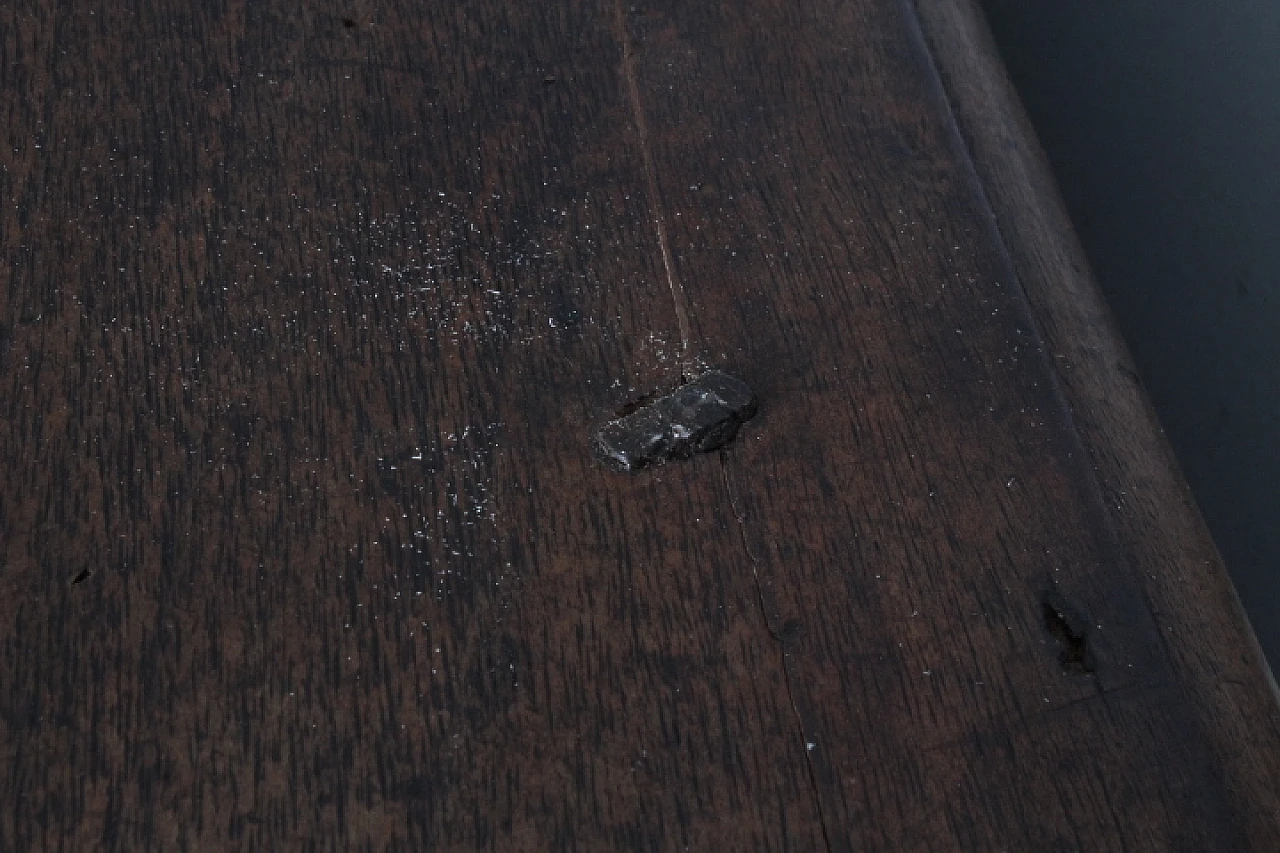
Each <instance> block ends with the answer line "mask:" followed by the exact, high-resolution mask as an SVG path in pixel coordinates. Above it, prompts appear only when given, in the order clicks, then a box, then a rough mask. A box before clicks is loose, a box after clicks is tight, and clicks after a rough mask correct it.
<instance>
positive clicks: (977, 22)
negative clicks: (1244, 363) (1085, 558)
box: [909, 0, 1280, 702]
mask: <svg viewBox="0 0 1280 853" xmlns="http://www.w3.org/2000/svg"><path fill="white" fill-rule="evenodd" d="M909 2H911V4H912V13H913V16H914V18H915V23H916V26H917V28H918V29H919V30H920V32H921V33H922V35H923V36H924V42H925V44H926V47H927V49H928V52H929V55H930V59H931V60H932V61H933V65H934V72H935V74H937V76H938V82H939V84H940V85H941V87H942V89H943V92H944V93H945V95H946V101H947V107H948V110H949V112H950V113H951V114H952V115H951V117H952V121H953V122H954V123H955V124H956V132H957V133H958V135H959V138H960V140H961V142H962V143H963V145H964V150H965V155H966V159H968V161H969V163H970V166H971V167H972V168H973V169H974V170H975V171H977V163H976V160H975V159H974V155H973V151H972V145H971V144H970V143H969V141H968V140H967V139H966V137H965V135H964V128H963V127H961V126H960V125H959V122H958V121H957V120H956V115H955V113H956V112H957V111H958V108H957V106H956V103H955V102H956V100H957V98H956V97H954V96H953V94H952V92H951V90H950V89H949V88H948V87H947V83H946V78H945V77H943V76H942V75H941V74H940V73H939V71H940V68H941V66H942V63H940V62H939V60H938V53H937V51H935V50H934V48H933V42H934V41H936V39H935V37H934V35H933V34H934V32H935V31H936V27H934V26H926V24H925V21H926V20H931V18H929V16H927V15H923V14H922V13H921V12H920V4H921V3H924V2H939V0H909ZM940 2H941V3H942V5H943V6H946V7H949V8H951V9H954V10H955V17H957V18H961V19H963V20H964V22H966V23H968V24H969V25H970V26H972V27H974V28H981V29H982V30H983V31H984V32H985V30H986V22H985V21H984V20H982V13H981V11H979V10H978V9H976V8H974V6H973V4H972V2H970V1H969V0H940ZM944 14H945V13H944ZM986 39H987V40H989V39H990V36H989V35H987V36H986ZM989 51H994V45H991V46H990V47H989V49H988V51H982V52H981V53H982V54H983V55H982V56H981V57H980V58H979V61H980V62H981V64H983V65H990V64H992V63H998V62H999V60H998V58H996V57H995V56H988V55H987V53H988V52H989ZM984 59H985V62H982V60H984ZM989 73H990V74H992V75H998V76H999V77H1001V78H1003V77H1004V74H1003V69H994V70H990V71H989ZM1010 85H1011V84H1009V83H1008V82H1007V81H1005V82H1004V87H1002V88H1007V87H1009V86H1010ZM1007 97H1009V98H1015V99H1016V95H1015V94H1013V93H1012V91H1008V92H1007ZM1010 108H1011V110H1013V111H1015V112H1016V113H1017V114H1018V115H1021V116H1022V119H1021V121H1022V123H1024V124H1025V123H1026V122H1027V119H1026V118H1025V115H1022V114H1023V109H1022V106H1021V104H1020V103H1014V104H1012V105H1010ZM1015 156H1016V155H1015ZM1027 168H1028V169H1029V171H1030V172H1032V173H1033V174H1034V176H1035V177H1036V178H1038V179H1040V180H1042V181H1043V182H1044V183H1045V184H1046V185H1048V186H1053V187H1056V183H1055V182H1054V178H1053V176H1052V174H1051V173H1049V172H1048V169H1049V167H1048V164H1047V162H1045V161H1044V160H1043V155H1041V156H1040V157H1039V158H1034V157H1033V162H1031V163H1030V164H1029V165H1028V167H1027ZM977 181H978V184H979V185H980V186H982V188H983V195H984V199H985V200H986V202H987V206H988V208H990V209H991V213H992V217H993V219H994V221H995V223H996V228H997V230H998V231H999V232H1000V237H1001V242H1002V244H1003V246H1004V248H1005V249H1006V251H1007V250H1008V243H1009V238H1008V235H1007V234H1006V233H1005V228H1004V227H1003V226H1002V225H1001V223H1000V218H999V217H998V216H996V215H995V209H994V207H993V206H992V205H991V203H990V199H989V198H987V190H986V184H985V182H984V181H983V179H982V177H981V174H980V173H979V174H978V177H977ZM1060 204H1061V203H1060V202H1059V205H1060ZM1066 216H1067V214H1066V212H1065V210H1064V211H1060V212H1050V213H1047V214H1045V217H1046V218H1047V219H1048V220H1050V224H1058V223H1059V222H1062V221H1063V220H1065V217H1066ZM1065 227H1066V228H1071V227H1072V226H1071V223H1070V221H1069V220H1066V221H1065ZM1014 242H1017V241H1016V239H1015V241H1014ZM1067 242H1068V243H1069V245H1067V246H1065V247H1063V249H1062V251H1063V253H1064V254H1066V255H1068V256H1071V257H1073V259H1076V260H1078V261H1079V263H1080V265H1081V267H1082V268H1083V269H1084V271H1085V272H1084V273H1082V274H1083V275H1084V276H1086V277H1087V278H1088V279H1089V282H1088V284H1089V285H1090V290H1091V291H1092V293H1091V295H1092V296H1093V297H1094V299H1095V300H1096V301H1099V302H1102V308H1103V309H1104V310H1106V312H1107V313H1108V315H1109V313H1110V311H1109V308H1107V306H1106V305H1105V298H1104V297H1103V296H1102V294H1101V292H1100V291H1099V290H1098V286H1097V284H1096V282H1094V281H1093V280H1092V278H1093V277H1092V273H1091V272H1089V263H1088V258H1086V257H1084V255H1083V248H1082V247H1081V246H1080V245H1079V243H1078V240H1077V239H1076V238H1075V236H1074V233H1073V234H1072V235H1071V236H1070V237H1069V238H1068V240H1067ZM1015 273H1016V266H1015ZM1019 285H1020V287H1021V288H1022V290H1023V293H1024V296H1026V297H1027V300H1028V303H1029V305H1031V307H1032V316H1033V317H1035V318H1036V320H1037V324H1039V315H1038V313H1037V312H1036V311H1035V308H1034V303H1033V302H1031V300H1030V297H1029V294H1028V293H1027V288H1026V285H1025V283H1023V282H1022V280H1021V277H1019ZM1038 331H1039V329H1038ZM1114 334H1115V333H1114V332H1113V335H1114ZM1043 337H1045V338H1046V340H1047V339H1048V338H1047V336H1043ZM1118 349H1119V350H1120V354H1121V355H1125V356H1127V347H1125V346H1124V345H1123V341H1121V342H1120V346H1119V347H1118ZM1119 368H1120V369H1121V370H1122V372H1124V373H1125V374H1126V375H1130V376H1131V378H1134V379H1136V380H1137V381H1139V382H1140V381H1141V380H1140V378H1138V377H1136V376H1132V374H1130V371H1129V370H1128V368H1126V367H1124V366H1123V365H1119ZM1054 375H1055V377H1056V376H1057V371H1056V370H1055V371H1054ZM1067 399H1068V401H1069V400H1070V396H1069V395H1067ZM1138 406H1139V408H1141V409H1142V411H1143V413H1144V414H1146V415H1147V418H1148V420H1149V421H1150V423H1151V429H1152V431H1153V432H1155V433H1156V434H1158V435H1160V436H1163V435H1164V430H1163V429H1161V428H1160V427H1159V423H1158V419H1157V416H1156V415H1155V413H1154V411H1153V410H1152V408H1151V405H1150V403H1149V401H1147V400H1145V399H1142V400H1139V401H1138ZM1073 423H1074V417H1073ZM1077 432H1079V430H1078V429H1077ZM1082 443H1084V445H1085V447H1086V449H1089V444H1088V442H1082ZM1089 459H1090V460H1091V461H1094V454H1093V452H1092V450H1091V449H1089ZM1175 463H1176V459H1175ZM1179 479H1181V478H1179ZM1180 485H1181V486H1182V491H1183V493H1184V496H1185V497H1187V498H1188V499H1190V500H1191V501H1192V503H1193V504H1194V495H1193V494H1192V493H1191V491H1190V488H1189V487H1188V486H1186V484H1185V481H1182V482H1181V483H1180ZM1099 490H1100V493H1101V483H1099ZM1193 512H1194V513H1195V515H1196V517H1197V520H1198V521H1199V522H1200V524H1201V526H1203V519H1202V518H1201V517H1200V516H1199V511H1198V510H1194V511H1193ZM1108 515H1110V513H1108ZM1215 550H1216V546H1215ZM1219 562H1220V563H1221V559H1220V558H1219ZM1140 586H1144V588H1145V585H1143V584H1140ZM1227 586H1228V587H1229V593H1230V597H1231V600H1232V605H1233V610H1234V612H1233V614H1232V615H1234V616H1235V617H1236V618H1237V620H1238V621H1239V622H1240V623H1241V625H1242V626H1243V627H1244V628H1245V633H1247V635H1248V637H1247V640H1248V642H1249V645H1250V646H1251V648H1252V650H1253V653H1254V658H1255V661H1253V663H1256V664H1258V665H1260V666H1261V668H1262V670H1263V675H1264V678H1265V679H1266V681H1267V686H1268V688H1269V692H1270V694H1271V695H1272V697H1273V698H1274V699H1275V700H1276V701H1277V702H1280V685H1278V684H1277V682H1276V679H1275V674H1274V670H1273V669H1272V667H1271V665H1270V662H1269V661H1268V660H1267V657H1266V654H1265V653H1264V652H1263V651H1262V647H1261V645H1260V644H1259V642H1258V639H1257V635H1256V634H1255V633H1254V631H1253V628H1252V626H1251V625H1250V624H1249V620H1248V616H1247V614H1246V612H1245V609H1244V605H1243V604H1242V603H1241V601H1240V597H1239V592H1238V591H1237V590H1236V588H1235V585H1234V584H1228V585H1227Z"/></svg>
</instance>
